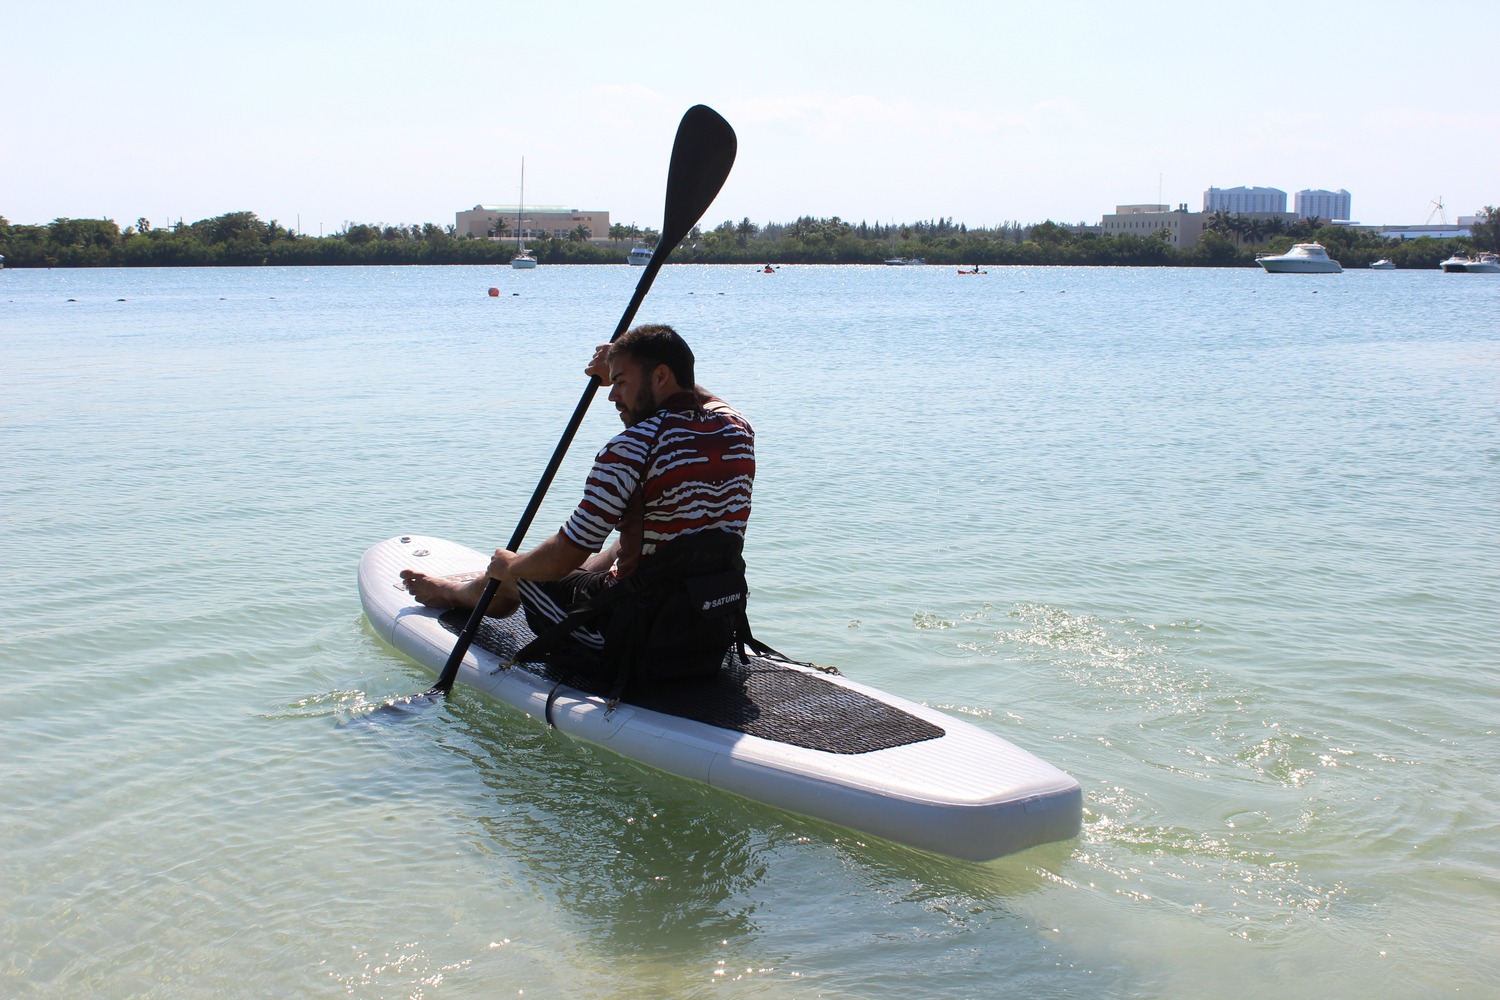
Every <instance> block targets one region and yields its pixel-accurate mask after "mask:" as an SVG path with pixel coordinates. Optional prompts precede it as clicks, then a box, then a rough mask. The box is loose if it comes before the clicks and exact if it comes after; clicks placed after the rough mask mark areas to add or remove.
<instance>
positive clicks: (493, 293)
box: [490, 288, 500, 299]
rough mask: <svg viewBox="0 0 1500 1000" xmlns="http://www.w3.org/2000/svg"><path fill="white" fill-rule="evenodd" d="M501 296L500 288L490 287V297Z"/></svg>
mask: <svg viewBox="0 0 1500 1000" xmlns="http://www.w3.org/2000/svg"><path fill="white" fill-rule="evenodd" d="M499 297H500V289H498V288H491V289H490V298H492V299H498V298H499Z"/></svg>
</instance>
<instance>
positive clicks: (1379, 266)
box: [1370, 257, 1396, 271]
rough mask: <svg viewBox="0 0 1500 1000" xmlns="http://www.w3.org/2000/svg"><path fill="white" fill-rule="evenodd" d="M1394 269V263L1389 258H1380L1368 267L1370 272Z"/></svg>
mask: <svg viewBox="0 0 1500 1000" xmlns="http://www.w3.org/2000/svg"><path fill="white" fill-rule="evenodd" d="M1395 269H1396V262H1395V261H1393V260H1391V259H1390V258H1389V257H1382V258H1380V259H1379V260H1377V261H1375V262H1374V263H1373V264H1371V265H1370V270H1372V271H1394V270H1395Z"/></svg>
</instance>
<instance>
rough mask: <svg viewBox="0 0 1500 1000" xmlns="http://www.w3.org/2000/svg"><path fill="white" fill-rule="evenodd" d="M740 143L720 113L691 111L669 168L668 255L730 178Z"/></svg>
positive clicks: (703, 108) (664, 236)
mask: <svg viewBox="0 0 1500 1000" xmlns="http://www.w3.org/2000/svg"><path fill="white" fill-rule="evenodd" d="M738 150H739V140H738V139H736V138H735V135H734V129H732V128H730V126H729V123H728V122H727V121H725V120H724V119H723V118H722V117H721V116H720V115H719V113H718V112H717V111H715V110H714V109H713V108H710V107H708V106H707V105H703V104H695V105H693V106H692V107H691V108H688V109H687V113H686V114H684V115H683V116H682V122H681V123H680V124H679V125H678V126H677V138H676V140H674V142H673V144H672V163H671V166H669V167H668V168H667V205H666V210H665V212H664V213H663V216H662V227H661V243H660V244H658V246H659V247H660V246H665V247H666V252H670V251H671V248H672V247H675V246H676V245H677V244H678V243H681V242H682V238H683V237H684V236H686V235H687V234H688V231H689V230H691V229H692V228H693V226H695V225H697V223H698V220H699V219H701V218H703V213H704V212H706V211H708V206H709V205H712V204H713V201H714V199H715V198H716V197H718V195H719V189H720V188H722V187H723V186H724V182H725V181H726V180H728V179H729V169H730V168H731V167H733V166H734V155H735V153H736V152H738Z"/></svg>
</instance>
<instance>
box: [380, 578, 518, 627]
mask: <svg viewBox="0 0 1500 1000" xmlns="http://www.w3.org/2000/svg"><path fill="white" fill-rule="evenodd" d="M401 581H402V583H404V584H406V589H407V592H408V593H410V594H411V596H413V597H415V598H416V599H417V603H418V604H425V605H426V606H427V607H429V608H462V609H463V610H466V611H467V610H472V609H473V607H474V605H476V604H478V603H479V599H480V598H481V597H483V596H484V588H485V585H486V584H487V583H488V582H489V581H488V580H487V579H486V578H485V576H484V574H483V573H459V574H457V575H456V576H428V575H427V574H426V573H423V572H422V571H421V570H418V569H403V570H402V571H401ZM510 589H511V588H509V587H506V586H502V587H501V588H500V592H499V593H497V594H496V595H495V596H494V598H493V599H492V600H491V601H490V606H489V608H488V609H487V610H486V611H485V614H487V615H495V616H497V617H502V618H503V617H505V616H506V615H508V614H510V613H511V612H513V611H515V610H516V608H518V607H519V606H520V601H519V600H518V599H517V598H516V596H515V595H514V594H508V593H506V591H507V590H510Z"/></svg>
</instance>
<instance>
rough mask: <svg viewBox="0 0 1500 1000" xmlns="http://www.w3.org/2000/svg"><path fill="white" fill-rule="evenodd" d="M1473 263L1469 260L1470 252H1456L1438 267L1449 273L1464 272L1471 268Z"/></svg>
mask: <svg viewBox="0 0 1500 1000" xmlns="http://www.w3.org/2000/svg"><path fill="white" fill-rule="evenodd" d="M1471 263H1472V261H1470V260H1469V255H1468V254H1465V253H1456V254H1454V255H1453V256H1452V257H1449V258H1448V259H1447V260H1445V261H1443V262H1442V263H1441V264H1439V265H1438V267H1440V268H1442V269H1443V271H1444V272H1446V273H1447V274H1463V273H1465V272H1466V271H1468V270H1469V265H1470V264H1471Z"/></svg>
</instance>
